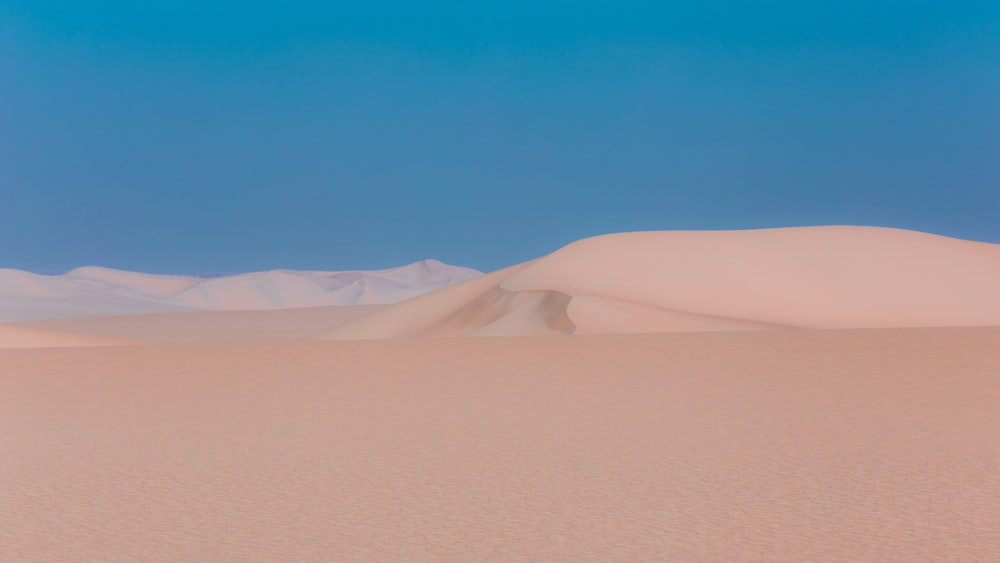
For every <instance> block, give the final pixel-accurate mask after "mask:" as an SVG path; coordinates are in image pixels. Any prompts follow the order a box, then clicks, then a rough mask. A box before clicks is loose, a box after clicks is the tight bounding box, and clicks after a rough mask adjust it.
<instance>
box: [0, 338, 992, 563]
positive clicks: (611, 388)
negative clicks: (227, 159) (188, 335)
mask: <svg viewBox="0 0 1000 563" xmlns="http://www.w3.org/2000/svg"><path fill="white" fill-rule="evenodd" d="M998 365H1000V328H987V327H979V328H932V329H869V330H817V331H767V332H732V333H723V332H717V333H701V334H663V335H601V336H574V337H558V336H535V337H497V338H472V339H424V340H381V341H364V342H349V341H331V342H302V343H273V344H213V345H152V346H118V347H77V348H60V349H18V350H3V351H0V368H2V372H3V376H2V377H0V427H2V428H3V429H4V430H3V432H2V433H0V475H2V479H3V481H2V486H0V546H2V547H0V552H2V553H3V558H4V559H6V560H16V561H55V560H190V559H198V560H241V561H252V560H311V561H329V560H371V559H380V560H387V559H388V560H470V559H471V560H477V559H478V560H482V559H489V560H526V559H527V560H609V559H614V560H664V559H673V560H677V559H686V560H695V559H697V560H772V561H773V560H853V561H858V560H909V561H920V560H990V559H993V558H995V557H996V556H997V555H998V554H1000V503H997V499H998V498H1000V440H998V439H997V436H998V430H1000V414H998V412H1000V409H997V405H998V404H1000V385H998V384H997V377H998V375H997V366H998Z"/></svg>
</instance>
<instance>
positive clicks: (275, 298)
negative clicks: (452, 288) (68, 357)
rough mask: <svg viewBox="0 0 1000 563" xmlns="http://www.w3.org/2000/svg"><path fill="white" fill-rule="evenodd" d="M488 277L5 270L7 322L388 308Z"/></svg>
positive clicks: (462, 272)
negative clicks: (207, 275) (205, 275)
mask: <svg viewBox="0 0 1000 563" xmlns="http://www.w3.org/2000/svg"><path fill="white" fill-rule="evenodd" d="M478 275H480V273H479V272H477V271H476V270H472V269H470V268H461V267H457V266H449V265H447V264H443V263H441V262H438V261H437V260H424V261H422V262H416V263H413V264H410V265H407V266H402V267H398V268H389V269H385V270H371V271H344V272H320V271H294V270H273V271H268V272H253V273H248V274H238V275H231V276H220V277H213V278H198V277H192V276H168V275H156V274H144V273H138V272H128V271H123V270H113V269H109V268H99V267H93V266H89V267H84V268H77V269H75V270H72V271H70V272H67V273H65V274H62V275H57V276H46V275H39V274H33V273H30V272H24V271H20V270H10V269H0V322H15V321H30V320H40V319H55V318H68V317H89V316H97V315H128V314H144V313H164V312H185V311H188V312H190V311H229V310H261V309H282V308H290V307H299V308H301V307H326V306H334V305H381V304H387V303H397V302H399V301H402V300H404V299H408V298H410V297H413V296H415V295H420V294H422V293H426V292H428V291H433V290H435V289H439V288H441V287H444V286H446V285H449V284H452V283H455V282H458V281H462V280H466V279H469V278H473V277H476V276H478Z"/></svg>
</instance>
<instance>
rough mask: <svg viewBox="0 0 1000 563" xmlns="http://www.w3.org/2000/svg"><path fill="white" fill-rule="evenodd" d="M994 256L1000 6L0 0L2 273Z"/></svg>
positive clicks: (999, 202)
mask: <svg viewBox="0 0 1000 563" xmlns="http://www.w3.org/2000/svg"><path fill="white" fill-rule="evenodd" d="M825 224H859V225H881V226H891V227H900V228H908V229H915V230H922V231H929V232H935V233H938V234H944V235H949V236H956V237H961V238H968V239H974V240H984V241H991V242H1000V2H996V1H995V0H991V1H981V2H974V1H970V2H963V1H961V0H959V1H953V2H947V1H937V2H930V1H922V0H911V1H905V2H904V1H895V0H889V1H881V2H879V1H874V2H873V1H871V0H867V1H856V0H841V1H838V2H826V1H809V2H801V1H778V0H772V1H767V0H760V1H756V2H732V1H716V2H710V1H695V0H688V1H686V2H671V1H669V0H660V1H655V2H630V1H628V0H619V1H616V2H610V1H600V0H578V1H574V2H569V1H558V2H542V1H533V2H527V1H518V0H508V1H504V2H492V1H476V2H467V1H466V2H441V1H434V0H427V1H423V2H402V1H392V0H382V1H377V0H373V1H364V2H357V1H354V2H336V1H330V2H303V1H299V0H285V1H283V2H262V1H253V0H244V1H239V2H237V1H229V0H219V1H212V0H201V1H183V0H170V1H158V0H149V1H143V2H135V1H133V0H120V1H110V0H90V1H87V2H80V1H75V2H71V1H59V0H52V1H48V2H43V1H40V0H35V1H25V0H0V267H8V268H19V269H28V270H33V271H40V272H47V273H55V272H61V271H65V270H68V269H71V268H74V267H77V266H82V265H101V266H107V267H114V268H123V269H131V270H139V271H148V272H163V273H196V272H241V271H254V270H264V269H272V268H290V269H320V270H338V269H369V268H383V267H391V266H397V265H402V264H406V263H409V262H413V261H416V260H421V259H424V258H435V259H438V260H442V261H445V262H448V263H453V264H459V265H464V266H470V267H474V268H478V269H480V270H484V271H489V270H494V269H498V268H501V267H504V266H507V265H510V264H514V263H517V262H521V261H524V260H529V259H532V258H535V257H537V256H540V255H543V254H546V253H548V252H551V251H553V250H555V249H557V248H558V247H560V246H562V245H564V244H567V243H569V242H572V241H573V240H576V239H580V238H583V237H587V236H592V235H599V234H604V233H610V232H619V231H637V230H662V229H745V228H761V227H779V226H798V225H825Z"/></svg>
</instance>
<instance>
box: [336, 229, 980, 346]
mask: <svg viewBox="0 0 1000 563" xmlns="http://www.w3.org/2000/svg"><path fill="white" fill-rule="evenodd" d="M997 288H1000V245H995V244H987V243H979V242H971V241H965V240H959V239H953V238H947V237H942V236H937V235H930V234H926V233H918V232H914V231H904V230H899V229H887V228H875V227H802V228H786V229H762V230H753V231H663V232H642V233H622V234H614V235H606V236H600V237H595V238H590V239H585V240H582V241H579V242H576V243H573V244H571V245H569V246H567V247H565V248H563V249H561V250H558V251H556V252H554V253H552V254H550V255H548V256H545V257H542V258H539V259H537V260H534V261H531V262H528V263H525V264H521V265H518V266H514V267H511V268H507V269H505V270H501V271H499V272H495V273H493V274H490V275H487V276H484V277H481V278H478V279H475V280H472V281H469V282H465V283H462V284H458V285H456V286H452V287H448V288H444V289H442V290H438V291H437V292H434V293H431V294H428V295H424V296H421V297H418V298H415V299H411V300H409V301H406V302H404V303H401V304H398V305H395V306H393V307H389V308H387V309H384V310H382V311H379V312H378V313H377V314H376V315H372V316H370V317H366V318H363V319H359V320H357V321H354V322H351V323H346V324H344V325H341V326H338V327H335V328H333V329H331V330H329V331H326V332H323V333H321V334H319V335H318V337H319V338H392V337H400V336H455V335H487V334H494V335H498V334H505V335H518V334H521V335H527V334H589V333H629V332H688V331H705V330H710V331H711V330H761V329H773V328H876V327H919V326H985V325H1000V291H998V289H997Z"/></svg>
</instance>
